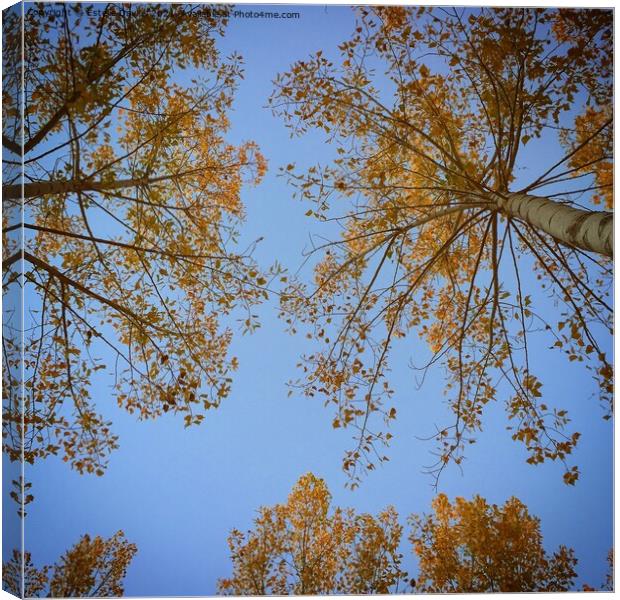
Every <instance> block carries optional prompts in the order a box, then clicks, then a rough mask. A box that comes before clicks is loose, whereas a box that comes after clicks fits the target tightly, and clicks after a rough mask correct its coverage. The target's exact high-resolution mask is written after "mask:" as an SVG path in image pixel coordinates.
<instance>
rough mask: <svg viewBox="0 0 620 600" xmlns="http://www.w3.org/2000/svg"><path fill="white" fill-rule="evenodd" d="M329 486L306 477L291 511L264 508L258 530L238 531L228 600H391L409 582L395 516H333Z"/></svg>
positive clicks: (224, 584) (222, 584)
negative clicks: (334, 599)
mask: <svg viewBox="0 0 620 600" xmlns="http://www.w3.org/2000/svg"><path fill="white" fill-rule="evenodd" d="M330 502H331V496H330V494H329V491H328V490H327V486H326V485H325V482H324V481H323V480H322V479H319V478H317V477H315V476H314V475H313V474H312V473H307V474H306V475H304V476H302V477H301V478H300V479H299V481H298V482H297V484H296V485H295V487H294V488H293V490H292V491H291V493H290V495H289V497H288V500H287V502H286V503H285V504H276V505H275V506H273V507H262V508H261V509H260V510H259V511H258V513H259V514H258V516H257V517H256V518H255V519H254V528H253V530H251V531H248V532H247V533H246V534H244V533H242V532H240V531H238V530H233V531H232V533H231V535H230V537H229V538H228V545H229V548H230V552H231V558H232V561H233V575H232V577H230V578H226V579H221V580H220V581H219V582H218V589H219V591H220V593H224V594H234V595H265V594H280V595H284V594H372V593H375V594H386V593H389V592H392V591H397V590H398V584H399V582H400V581H401V580H402V579H403V578H405V577H406V573H405V572H403V571H402V569H401V566H400V563H401V558H402V555H401V554H399V551H398V546H399V542H400V538H401V534H402V526H401V525H399V523H398V515H397V513H396V511H395V510H394V509H393V508H387V509H386V510H384V511H382V512H381V513H379V514H378V515H377V516H373V515H370V514H357V513H355V511H353V510H351V509H347V510H345V509H341V508H337V507H336V508H332V507H331V506H330Z"/></svg>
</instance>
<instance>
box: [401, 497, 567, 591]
mask: <svg viewBox="0 0 620 600" xmlns="http://www.w3.org/2000/svg"><path fill="white" fill-rule="evenodd" d="M433 510H434V513H435V514H434V515H429V516H418V515H412V516H411V517H410V523H411V526H412V532H411V535H410V536H409V540H410V541H411V543H412V544H413V548H414V551H415V553H416V555H417V556H418V559H419V574H418V578H417V580H416V581H415V582H414V589H415V591H416V592H434V593H450V592H469V593H477V592H552V591H555V592H559V591H567V590H569V589H571V586H572V584H573V579H574V578H575V577H576V573H575V571H574V567H575V565H576V564H577V560H576V559H575V558H574V556H573V551H572V550H571V549H568V548H566V547H564V546H560V547H559V549H558V550H557V552H555V553H554V554H553V555H552V556H549V555H547V553H546V552H545V550H544V549H543V547H542V535H541V533H540V521H539V519H537V518H536V517H533V516H531V515H530V514H529V512H528V510H527V507H526V506H525V505H524V504H523V503H521V502H520V501H519V500H518V499H517V498H511V499H510V500H508V501H507V502H506V503H505V504H504V505H503V506H501V507H498V506H497V505H495V504H493V505H489V504H487V502H486V500H485V499H484V498H481V497H480V496H475V497H474V499H473V500H465V499H463V498H457V499H456V500H455V502H454V504H451V503H450V501H449V500H448V498H447V497H446V496H445V495H444V494H439V495H438V496H437V497H436V498H435V499H434V500H433Z"/></svg>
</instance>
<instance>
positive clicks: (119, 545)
mask: <svg viewBox="0 0 620 600" xmlns="http://www.w3.org/2000/svg"><path fill="white" fill-rule="evenodd" d="M136 552H137V548H136V546H135V544H131V543H129V542H127V541H126V540H125V536H124V534H123V532H122V531H118V532H117V533H115V534H114V535H113V536H112V537H111V538H109V539H107V540H106V539H103V538H101V537H99V536H97V537H95V538H91V537H90V536H89V535H84V536H82V537H81V538H80V540H79V542H78V543H77V544H75V546H73V547H72V548H71V549H70V550H68V551H67V552H66V553H65V554H64V555H63V556H62V557H61V558H60V560H59V561H58V562H57V563H56V564H54V565H51V566H45V567H42V568H40V569H37V568H36V567H35V566H34V565H33V564H32V559H31V556H30V553H29V552H26V553H25V554H24V579H23V582H24V589H23V590H22V586H21V581H22V577H21V570H22V560H21V556H20V553H19V551H17V550H14V551H13V555H12V557H11V560H10V561H8V562H6V563H4V565H3V587H4V589H5V590H7V591H9V592H10V593H12V594H15V595H16V596H26V597H29V598H38V597H49V598H83V597H88V596H96V597H118V596H122V595H123V591H124V589H123V579H124V578H125V574H126V572H127V567H128V565H129V563H130V562H131V560H132V559H133V557H134V555H135V553H136Z"/></svg>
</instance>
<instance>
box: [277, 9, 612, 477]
mask: <svg viewBox="0 0 620 600" xmlns="http://www.w3.org/2000/svg"><path fill="white" fill-rule="evenodd" d="M358 15H359V18H358V24H357V25H358V26H357V28H356V30H355V33H354V34H353V35H352V37H351V38H350V39H349V40H347V41H345V42H343V43H342V44H340V46H339V47H338V49H339V56H338V57H336V58H334V57H333V56H332V55H331V54H328V53H327V52H325V53H324V52H323V51H320V52H317V53H316V54H314V55H313V56H311V57H310V58H308V59H304V60H300V61H297V62H295V63H294V64H293V65H292V66H291V67H290V69H289V71H288V72H287V73H284V74H280V75H279V76H278V78H277V79H276V82H275V90H274V93H273V95H272V98H271V106H272V108H273V110H274V112H275V113H276V114H279V115H281V116H282V117H283V119H284V120H285V122H286V124H287V125H288V126H289V127H290V128H291V130H292V131H293V132H294V133H296V134H303V133H304V132H306V131H307V130H309V129H317V130H322V131H323V132H324V133H325V135H326V138H327V140H328V141H329V143H331V144H333V145H335V147H336V151H337V155H338V157H337V158H336V159H335V160H334V161H333V164H331V165H329V166H327V167H311V168H310V169H309V170H308V171H307V172H306V173H299V172H297V171H296V169H295V167H294V165H289V166H288V167H287V168H286V170H285V173H286V175H287V177H288V178H289V179H290V181H291V183H292V184H293V185H294V186H295V187H296V188H297V191H298V195H299V196H300V197H301V198H302V199H305V200H307V201H309V202H311V203H312V208H311V209H310V210H309V211H308V212H307V213H306V214H307V215H308V216H310V217H312V218H316V219H318V220H319V221H326V220H329V221H335V222H336V223H338V224H339V225H340V226H341V227H342V230H343V233H342V236H341V238H339V239H333V240H331V241H330V242H327V243H324V244H322V245H321V246H319V247H317V248H316V252H317V254H318V255H319V259H320V260H319V262H318V264H317V266H316V270H315V281H314V284H315V285H314V286H312V287H309V286H306V285H305V284H303V283H300V282H292V283H291V285H290V287H289V289H288V290H287V292H286V294H285V295H284V296H283V297H282V313H281V314H282V317H283V318H284V319H285V320H286V322H287V323H288V325H289V327H290V330H291V331H292V332H296V331H299V330H300V329H303V330H304V333H306V335H307V336H308V337H309V338H311V339H313V340H318V341H319V342H320V343H321V346H322V348H320V349H318V350H316V351H314V352H312V353H311V354H308V355H305V356H304V357H303V361H302V363H301V366H302V369H303V376H302V378H301V380H300V381H297V382H294V385H298V386H299V387H301V388H302V389H303V391H304V393H305V394H307V395H308V396H319V397H321V398H323V399H325V400H326V402H327V403H330V404H332V405H333V406H334V409H335V412H336V414H335V418H334V421H333V423H334V427H341V426H342V427H351V428H353V429H354V438H355V442H354V446H353V448H352V449H351V450H350V451H349V452H348V453H347V454H346V455H345V457H344V460H343V466H344V469H345V470H346V471H347V472H348V473H349V474H350V476H351V478H352V485H353V486H356V485H357V484H358V482H359V479H360V475H361V474H362V473H364V472H366V471H367V470H369V469H373V468H374V467H375V464H376V462H377V461H381V460H385V458H386V457H385V456H383V454H382V453H381V451H380V449H381V447H382V446H385V445H387V444H388V443H389V439H390V437H391V436H390V434H389V433H386V432H385V431H383V429H384V428H383V427H382V422H383V424H384V425H386V426H387V425H389V423H390V421H391V420H392V419H393V418H394V416H395V414H396V410H395V407H394V406H391V405H390V403H391V402H392V401H393V398H392V395H393V392H392V388H391V385H390V382H389V376H388V372H389V369H390V364H391V355H392V354H393V353H394V348H395V347H396V346H397V344H398V343H399V342H398V341H399V339H400V338H403V337H407V338H408V339H420V340H422V341H423V342H425V344H422V345H421V346H418V347H417V348H416V353H415V356H414V359H413V361H412V362H413V363H414V364H416V365H419V367H418V368H419V369H420V370H423V371H425V370H426V369H427V368H428V367H429V366H431V365H434V364H436V363H442V364H443V365H444V366H445V367H446V368H447V373H448V382H447V386H446V394H447V398H448V403H449V407H450V409H451V411H452V413H453V420H452V421H451V422H450V423H449V424H448V425H447V426H446V427H443V428H441V429H440V431H439V432H438V433H437V435H435V436H434V437H435V438H436V441H437V443H438V461H437V463H436V464H435V465H434V466H433V467H431V469H430V470H431V472H432V473H433V474H434V475H435V476H438V475H439V474H440V473H441V472H442V470H443V469H444V468H445V466H446V465H447V464H448V463H450V462H456V463H460V462H461V461H462V458H463V453H464V451H465V448H466V447H467V445H468V444H470V443H474V442H475V441H476V436H477V433H478V432H479V431H480V430H481V429H482V427H483V415H484V412H485V406H486V405H487V404H488V403H489V402H493V401H498V400H501V401H504V402H505V406H506V412H507V418H508V420H509V428H510V429H511V435H512V437H513V439H515V440H517V441H519V442H521V443H522V444H523V445H524V446H525V449H526V452H527V458H526V460H527V461H528V462H530V463H532V464H537V463H540V462H542V461H544V460H558V461H560V462H561V463H563V465H564V480H565V481H566V482H567V483H569V484H572V483H574V482H575V481H576V479H577V478H578V475H579V471H578V469H577V467H576V466H575V465H570V464H569V460H570V459H569V456H570V455H571V453H572V451H573V449H574V447H575V445H576V443H577V441H578V438H579V434H578V433H577V432H570V431H564V430H565V429H566V427H567V426H568V424H569V417H568V416H567V413H566V410H564V409H563V408H562V407H554V406H550V404H551V403H550V402H546V401H545V402H543V399H542V392H541V389H542V382H541V381H540V379H539V378H540V373H541V372H542V371H543V369H542V368H540V367H539V366H538V365H537V364H536V363H535V362H534V361H532V360H531V351H530V350H531V348H532V347H533V345H534V344H533V342H532V340H533V339H534V333H535V332H542V333H540V335H539V336H538V337H537V338H536V342H535V344H536V345H537V346H547V347H549V346H552V347H553V348H555V349H558V350H560V351H562V352H563V353H564V354H565V356H566V358H567V359H568V360H569V361H571V362H572V361H577V362H583V363H584V364H585V365H586V367H587V368H588V369H590V370H591V371H592V373H593V375H594V378H595V380H596V382H597V383H598V384H599V389H600V400H601V404H602V405H603V406H604V408H605V412H604V416H605V417H606V418H608V417H609V416H610V414H611V398H612V388H613V384H612V377H611V371H612V369H611V363H610V360H609V358H608V357H607V354H606V351H605V348H606V345H605V342H606V341H607V340H608V339H609V337H610V336H611V334H612V308H611V304H612V302H611V275H612V269H611V262H610V260H609V258H607V257H604V256H595V255H592V254H587V253H586V252H585V251H584V250H583V249H582V248H579V247H573V246H567V245H566V244H563V243H560V242H559V241H558V240H557V239H555V238H554V237H553V236H552V234H551V233H550V232H549V231H547V230H541V228H540V227H539V226H534V225H532V224H531V223H530V222H529V221H528V218H527V216H525V217H524V216H523V215H520V216H515V215H514V214H512V213H508V212H507V211H506V210H505V202H504V199H506V198H509V197H511V194H512V193H513V192H519V193H521V194H529V195H530V196H531V195H532V194H534V193H536V192H537V190H539V189H545V191H547V190H553V191H555V190H559V191H558V192H557V193H555V194H552V192H551V191H549V192H548V193H549V194H550V197H549V198H548V200H550V201H551V200H555V198H556V197H558V199H559V200H561V203H560V202H555V203H552V204H551V206H555V208H554V210H555V211H558V215H559V212H560V211H561V210H562V208H566V207H567V205H570V204H573V203H575V202H576V199H577V198H579V199H580V202H584V201H586V202H587V201H588V199H589V200H590V201H591V205H592V206H593V207H594V206H595V205H596V204H597V203H599V202H605V204H606V206H607V207H610V206H611V202H610V201H611V196H612V188H611V164H612V162H611V160H612V157H611V146H610V140H611V139H612V136H611V133H612V127H611V125H612V114H611V109H610V108H609V107H610V106H611V103H610V102H608V100H609V98H610V97H611V91H612V85H611V83H612V77H611V62H610V60H611V52H610V49H611V46H610V40H611V37H610V32H611V21H612V18H611V12H610V11H588V10H577V11H563V10H561V11H557V10H553V9H550V10H547V9H530V8H526V9H514V8H492V9H487V8H483V9H470V8H462V9H461V8H453V9H444V8H436V9H428V8H424V7H421V8H408V7H376V8H369V7H360V8H359V9H358ZM429 57H432V59H431V58H429ZM380 72H384V73H385V77H387V78H388V80H389V85H388V86H386V84H385V81H384V80H379V75H378V73H380ZM386 87H390V89H389V90H386ZM579 90H582V91H583V90H585V92H583V93H581V94H578V91H579ZM588 105H589V106H590V108H588ZM575 115H577V117H576V121H575V129H573V128H572V119H573V118H574V116H575ZM542 137H544V139H545V141H546V143H547V144H548V145H549V146H548V147H549V148H553V149H554V151H557V153H558V154H559V156H560V159H559V160H558V161H557V163H555V164H552V166H551V167H550V168H549V169H548V170H547V171H546V172H544V171H543V172H542V174H540V176H539V175H538V174H535V175H534V176H533V177H531V176H529V177H531V181H530V182H529V183H528V184H527V185H525V187H520V188H519V187H517V185H523V184H522V183H517V181H518V180H517V172H518V170H519V169H521V166H522V164H523V165H526V164H527V160H525V161H524V160H523V159H522V156H523V155H524V153H525V152H526V148H527V145H528V143H531V140H535V139H538V138H542ZM554 160H555V157H552V158H551V161H554ZM529 167H530V168H531V165H529ZM527 176H528V175H527V174H526V177H527ZM522 179H523V176H521V180H522ZM547 186H552V187H547ZM553 186H555V187H553ZM551 194H552V195H551ZM581 196H583V198H581ZM342 198H344V199H349V200H350V204H347V205H346V206H347V209H346V210H344V211H343V210H342V208H341V207H342V205H343V202H342ZM608 217H609V215H608ZM558 218H559V219H561V218H562V217H561V215H559V217H558ZM532 272H533V275H531V273H532ZM537 282H538V283H537ZM546 296H550V297H551V300H552V302H553V303H554V306H557V308H555V307H554V308H553V309H552V310H554V311H557V312H558V313H559V318H558V320H557V322H555V320H554V321H553V322H550V321H549V310H548V308H547V300H546ZM535 371H536V372H535Z"/></svg>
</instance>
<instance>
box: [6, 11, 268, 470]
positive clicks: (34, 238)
mask: <svg viewBox="0 0 620 600" xmlns="http://www.w3.org/2000/svg"><path fill="white" fill-rule="evenodd" d="M227 17H228V9H227V8H223V9H218V10H217V11H216V10H214V9H213V8H211V7H208V6H206V5H199V6H196V5H184V6H181V5H166V6H164V5H156V4H143V5H132V6H123V7H122V8H120V5H115V4H107V5H101V7H99V5H98V6H97V7H96V8H92V7H87V6H86V5H84V4H79V3H76V4H64V5H62V6H61V7H60V8H53V9H48V8H47V7H44V6H43V5H41V6H38V5H37V6H34V5H33V6H32V7H30V8H28V9H27V10H26V12H25V23H24V29H23V30H24V32H25V39H24V55H23V57H22V56H21V51H20V49H21V37H20V34H21V31H22V27H21V26H20V23H19V22H18V19H19V17H18V15H16V14H15V13H10V14H7V15H6V19H5V30H4V31H5V46H6V48H7V51H6V53H5V54H4V57H5V64H4V76H3V77H4V85H5V90H6V91H7V93H5V96H4V98H3V111H4V117H5V127H4V131H3V147H4V149H5V154H6V153H7V152H8V153H9V154H8V157H9V158H8V159H7V160H6V161H5V166H6V170H5V175H6V174H7V173H8V174H9V175H11V173H13V175H11V176H10V177H9V178H8V179H6V178H5V181H4V185H3V198H4V200H5V213H7V212H9V213H11V212H12V214H13V215H15V214H19V211H20V209H21V204H22V194H23V207H24V213H23V215H24V222H23V231H24V232H25V239H24V248H23V252H22V248H21V245H20V243H19V242H20V240H18V242H17V243H15V239H14V236H15V234H16V233H17V232H19V231H20V230H21V227H22V222H21V219H18V221H17V222H14V221H15V220H13V222H7V221H5V223H4V224H3V225H4V235H5V242H6V243H5V255H4V256H3V268H4V272H3V285H4V290H5V292H7V293H9V292H11V290H13V292H14V293H16V290H17V289H19V286H21V285H22V280H21V278H22V269H23V285H24V287H25V298H26V302H27V306H26V323H25V325H26V331H25V339H24V347H23V359H24V365H25V371H24V372H25V376H26V381H25V388H26V394H25V396H26V397H25V398H23V399H22V397H21V385H20V378H19V368H20V365H21V359H22V356H21V353H20V350H21V348H20V347H19V344H16V343H15V342H16V338H17V337H18V336H11V335H6V336H5V338H4V342H5V386H4V387H5V407H4V432H3V434H4V438H5V449H6V451H7V452H8V454H9V456H10V458H11V459H13V460H19V459H20V458H21V446H22V441H23V444H24V458H25V460H26V461H28V462H30V463H32V462H34V461H35V460H36V459H40V458H44V457H46V456H48V455H50V454H54V455H56V454H59V453H60V455H61V456H62V457H63V460H65V461H67V462H68V463H69V464H70V465H71V467H73V468H74V469H76V470H77V471H79V472H96V473H97V474H103V472H104V469H105V466H106V464H107V457H108V455H109V452H110V451H112V450H113V449H114V448H116V447H117V445H118V441H117V436H116V435H114V433H113V432H112V429H111V423H110V422H109V421H108V420H107V419H106V418H105V417H103V416H102V415H100V414H98V411H97V410H96V408H95V406H94V404H93V402H92V399H91V392H90V390H91V386H92V384H93V383H95V382H97V383H98V382H100V381H101V379H97V377H100V376H98V375H97V371H99V370H103V369H107V370H108V372H110V373H111V374H112V375H113V377H114V379H113V385H112V386H111V387H112V390H111V392H110V393H111V394H112V395H113V396H114V397H115V399H116V401H117V403H118V405H119V406H120V407H122V408H124V409H126V410H128V411H129V412H130V413H135V414H136V415H137V416H138V417H139V418H140V419H150V418H155V417H158V416H159V415H161V414H163V413H166V412H171V413H179V414H180V415H182V416H183V418H184V422H185V425H186V426H189V425H192V424H197V423H200V421H201V420H202V419H203V418H204V413H205V411H206V410H208V409H210V408H214V407H217V406H218V405H219V404H220V402H221V401H222V399H223V398H225V397H226V396H227V395H228V393H229V391H230V385H231V373H232V372H233V371H234V370H235V369H236V368H237V359H236V358H235V357H230V356H229V355H228V347H229V344H230V341H231V337H232V331H231V330H230V328H229V327H228V326H226V327H224V326H222V324H221V319H222V317H224V316H226V315H228V314H230V313H231V312H232V311H233V310H237V309H239V310H240V311H241V313H240V317H241V318H240V320H241V321H244V322H245V327H244V328H245V330H248V331H249V330H252V329H253V328H255V327H257V326H258V323H257V322H256V315H255V314H254V313H253V312H252V310H253V307H254V306H255V305H256V304H257V303H259V302H261V301H262V300H263V299H264V298H265V297H266V291H265V286H266V284H267V279H266V277H269V274H262V273H260V272H259V270H258V268H257V267H256V265H255V264H254V261H253V260H252V259H251V252H252V249H253V245H251V246H250V247H248V248H247V249H246V250H238V249H236V248H237V247H238V244H237V242H238V227H239V224H240V223H241V222H242V220H243V215H244V209H243V204H242V202H241V197H240V192H241V188H242V186H243V185H244V183H255V182H258V181H259V180H260V178H261V176H262V174H263V172H264V170H265V161H264V159H263V158H262V156H261V155H260V153H259V152H258V149H257V147H256V146H255V145H254V144H253V143H252V142H247V143H244V144H242V145H239V146H233V145H231V144H229V143H227V142H226V141H225V135H226V132H227V129H228V127H229V122H228V118H227V111H228V109H229V108H230V105H231V102H232V99H233V94H234V91H235V87H236V85H237V82H238V80H239V78H240V77H242V73H243V70H242V60H241V58H240V57H239V56H236V55H233V56H231V57H228V58H226V59H224V58H222V57H221V56H220V54H219V52H218V49H217V39H218V38H219V37H221V36H222V35H223V32H224V30H225V26H226V23H227ZM22 74H23V77H24V82H23V83H24V88H23V92H24V97H23V101H24V106H25V112H24V114H23V121H22V119H21V113H20V102H21V100H22V98H21V96H20V95H19V93H17V92H16V91H15V90H19V89H20V83H21V77H22ZM11 90H13V93H11ZM22 122H23V125H24V132H23V133H24V136H23V139H22V138H21V123H22ZM22 145H23V152H24V156H23V158H24V174H23V181H22V180H21V179H20V169H18V168H17V165H20V164H21V158H22V156H21V151H22ZM11 152H13V154H12V155H11V154H10V153H11ZM22 183H23V188H22ZM11 236H13V238H11ZM235 314H239V313H235ZM104 393H105V392H104ZM22 401H23V402H22ZM22 408H23V411H22ZM22 412H23V414H22ZM22 417H23V420H24V425H23V428H22Z"/></svg>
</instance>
